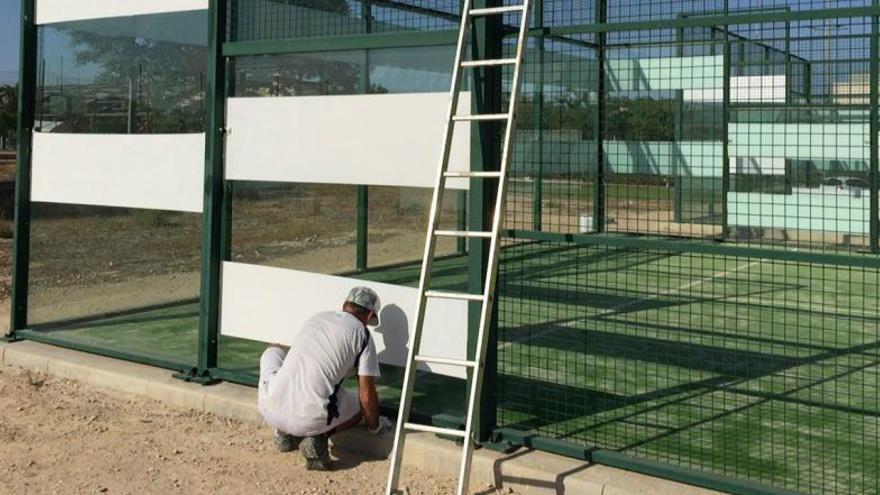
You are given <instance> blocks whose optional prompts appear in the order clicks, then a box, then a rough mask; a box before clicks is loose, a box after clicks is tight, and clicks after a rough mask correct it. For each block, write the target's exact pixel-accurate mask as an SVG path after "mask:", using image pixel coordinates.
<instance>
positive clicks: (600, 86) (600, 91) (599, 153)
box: [593, 0, 608, 232]
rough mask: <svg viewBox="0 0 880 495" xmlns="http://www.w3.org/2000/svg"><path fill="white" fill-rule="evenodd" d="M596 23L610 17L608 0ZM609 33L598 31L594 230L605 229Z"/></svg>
mask: <svg viewBox="0 0 880 495" xmlns="http://www.w3.org/2000/svg"><path fill="white" fill-rule="evenodd" d="M595 7H596V23H597V25H604V24H605V23H606V22H607V19H608V3H607V0H596V5H595ZM606 38H607V35H606V34H605V33H604V32H600V33H598V42H599V43H598V44H599V47H598V48H597V49H596V95H597V100H596V116H595V122H594V126H593V132H594V133H595V136H596V176H595V178H594V179H593V230H595V231H596V232H602V231H604V230H605V99H606V96H607V95H606V93H607V91H606V90H605V79H606V77H605V70H606V68H607V67H606V66H607V64H606V63H605V51H606V50H607V48H606V46H605V44H606V43H607V39H606Z"/></svg>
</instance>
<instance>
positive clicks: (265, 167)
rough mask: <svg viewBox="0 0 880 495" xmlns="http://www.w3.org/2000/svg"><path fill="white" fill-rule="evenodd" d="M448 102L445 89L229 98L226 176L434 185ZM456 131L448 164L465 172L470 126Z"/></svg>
mask: <svg viewBox="0 0 880 495" xmlns="http://www.w3.org/2000/svg"><path fill="white" fill-rule="evenodd" d="M469 105H470V93H467V92H464V93H462V95H461V105H460V106H461V107H463V108H469ZM448 108H449V94H448V93H404V94H381V95H342V96H293V97H261V98H230V99H229V100H228V110H227V126H228V127H229V134H228V136H227V139H226V178H227V179H230V180H255V181H274V182H303V183H323V184H359V185H377V186H401V187H434V182H435V180H436V177H437V164H438V162H439V158H440V151H441V149H442V142H441V141H442V137H443V126H444V125H445V119H446V112H447V110H448ZM456 129H457V131H456V132H455V133H454V139H453V146H452V151H451V156H450V159H449V169H450V170H468V169H469V167H470V153H471V150H470V132H469V126H468V124H467V123H459V124H457V125H456ZM447 185H448V187H450V188H456V189H466V188H467V187H468V181H466V180H450V181H449V182H448V183H447Z"/></svg>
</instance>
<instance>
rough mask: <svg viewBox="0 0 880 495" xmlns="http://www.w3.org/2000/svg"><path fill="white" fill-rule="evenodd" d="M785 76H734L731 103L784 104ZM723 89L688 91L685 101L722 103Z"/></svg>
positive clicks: (685, 94)
mask: <svg viewBox="0 0 880 495" xmlns="http://www.w3.org/2000/svg"><path fill="white" fill-rule="evenodd" d="M785 94H786V88H785V76H734V77H731V78H730V101H731V102H733V103H755V102H760V103H784V102H785ZM723 99H724V90H723V89H722V88H710V89H686V90H684V101H692V102H703V103H721V100H723Z"/></svg>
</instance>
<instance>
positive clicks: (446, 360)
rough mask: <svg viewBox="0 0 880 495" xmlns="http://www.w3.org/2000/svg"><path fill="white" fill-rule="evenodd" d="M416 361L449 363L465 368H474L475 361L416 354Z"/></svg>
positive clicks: (475, 365)
mask: <svg viewBox="0 0 880 495" xmlns="http://www.w3.org/2000/svg"><path fill="white" fill-rule="evenodd" d="M413 359H415V360H416V361H418V362H420V363H431V364H449V365H452V366H462V367H465V368H476V367H477V362H476V361H465V360H463V359H450V358H441V357H431V356H416V357H415V358H413Z"/></svg>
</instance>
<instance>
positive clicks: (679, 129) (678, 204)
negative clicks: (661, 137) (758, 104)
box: [672, 15, 684, 222]
mask: <svg viewBox="0 0 880 495" xmlns="http://www.w3.org/2000/svg"><path fill="white" fill-rule="evenodd" d="M679 17H680V18H681V17H684V16H682V15H680V16H679ZM675 40H676V46H675V55H676V56H677V57H679V58H681V57H683V56H684V28H678V29H677V30H676V33H675ZM674 134H675V145H676V148H677V150H676V152H675V156H674V157H673V159H672V163H673V170H672V176H673V177H674V178H675V179H674V180H675V183H674V185H673V190H672V194H673V207H672V212H673V213H672V214H673V221H675V222H683V221H684V215H683V211H682V209H683V208H684V201H683V200H684V198H683V187H682V186H683V183H682V176H681V174H682V168H683V167H682V163H681V162H682V159H683V157H682V153H681V142H682V141H683V140H684V90H681V89H678V90H676V91H675V122H674Z"/></svg>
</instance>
